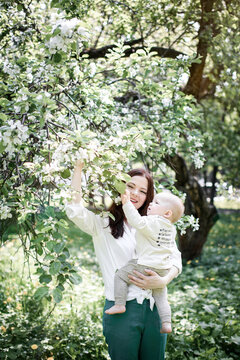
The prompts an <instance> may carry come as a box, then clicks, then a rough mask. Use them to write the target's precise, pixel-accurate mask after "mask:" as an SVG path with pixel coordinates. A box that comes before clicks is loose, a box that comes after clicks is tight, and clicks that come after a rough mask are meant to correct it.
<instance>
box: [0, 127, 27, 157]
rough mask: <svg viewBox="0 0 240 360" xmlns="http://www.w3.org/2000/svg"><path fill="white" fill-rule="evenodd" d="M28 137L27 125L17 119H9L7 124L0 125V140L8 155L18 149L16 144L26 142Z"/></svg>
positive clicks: (11, 154)
mask: <svg viewBox="0 0 240 360" xmlns="http://www.w3.org/2000/svg"><path fill="white" fill-rule="evenodd" d="M28 137H29V135H28V128H27V126H24V125H22V124H21V122H20V121H19V120H17V121H13V120H9V121H8V124H7V125H4V126H2V127H0V141H2V143H3V145H4V146H5V152H7V153H8V154H9V156H10V157H12V156H13V154H14V153H15V152H16V151H18V146H20V145H22V144H24V143H26V141H27V139H28Z"/></svg>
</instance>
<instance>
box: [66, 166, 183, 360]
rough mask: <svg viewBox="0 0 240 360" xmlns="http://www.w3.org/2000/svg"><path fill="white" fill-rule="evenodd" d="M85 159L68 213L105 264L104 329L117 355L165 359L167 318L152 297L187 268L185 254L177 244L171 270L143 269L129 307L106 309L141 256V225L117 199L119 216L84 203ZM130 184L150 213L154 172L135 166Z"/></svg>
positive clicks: (129, 359)
mask: <svg viewBox="0 0 240 360" xmlns="http://www.w3.org/2000/svg"><path fill="white" fill-rule="evenodd" d="M82 168H83V164H82V163H81V161H77V163H76V166H75V169H74V174H73V179H72V188H73V189H74V190H75V191H76V193H75V195H74V197H73V200H72V203H71V204H67V206H66V213H67V216H68V217H69V219H70V220H72V221H73V222H74V223H75V224H76V225H77V226H78V227H79V228H80V229H81V230H83V231H84V232H86V233H88V234H90V235H91V236H92V239H93V243H94V249H95V252H96V256H97V259H98V262H99V265H100V268H101V272H102V276H103V282H104V288H105V297H106V301H105V306H104V312H103V334H104V336H105V338H106V342H107V344H108V352H109V355H110V357H111V359H112V360H150V359H151V360H164V354H165V347H166V340H167V335H166V334H162V333H160V328H161V321H160V318H159V315H158V311H157V308H156V306H155V305H154V306H153V304H154V299H153V297H152V292H151V290H152V289H157V288H163V287H165V286H166V285H167V284H168V283H170V281H171V280H172V279H173V278H174V277H176V276H177V275H178V274H179V273H180V272H181V269H182V264H181V254H180V252H179V251H178V250H177V249H176V251H175V253H174V254H173V255H172V263H173V266H172V267H171V269H170V271H169V272H168V274H167V275H166V276H164V277H160V276H159V275H158V274H157V273H155V272H154V271H152V270H149V269H146V270H145V273H146V275H143V274H141V273H139V272H134V274H132V275H129V278H130V281H131V285H130V286H129V288H128V295H127V303H126V312H124V313H122V314H116V315H109V314H106V313H105V311H106V310H107V309H109V308H110V307H112V306H113V304H114V275H115V272H116V270H118V269H120V268H121V267H122V266H124V265H125V264H126V263H127V262H128V261H129V260H130V259H132V258H134V255H135V247H136V240H135V229H134V228H131V226H130V225H129V224H128V223H127V221H126V219H125V216H124V213H123V209H122V205H116V204H115V203H113V204H112V205H111V207H110V209H109V211H110V213H111V214H112V215H113V216H114V218H115V220H113V219H112V218H110V217H105V218H104V217H101V216H99V215H96V214H94V213H93V212H91V211H89V210H88V209H86V208H85V207H84V206H83V204H82V195H81V177H82ZM128 174H129V175H130V176H131V179H130V181H129V182H128V183H127V189H128V190H129V192H130V201H131V203H132V204H133V205H134V207H135V208H136V209H137V210H138V212H139V214H140V215H142V216H143V215H146V214H147V208H148V206H149V204H150V202H151V201H152V200H153V195H154V188H153V179H152V177H151V175H150V174H149V173H148V172H147V171H146V170H144V169H133V170H131V171H129V172H128Z"/></svg>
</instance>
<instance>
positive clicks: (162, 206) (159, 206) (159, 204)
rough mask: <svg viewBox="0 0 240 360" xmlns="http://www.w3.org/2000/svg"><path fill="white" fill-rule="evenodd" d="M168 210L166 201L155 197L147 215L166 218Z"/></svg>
mask: <svg viewBox="0 0 240 360" xmlns="http://www.w3.org/2000/svg"><path fill="white" fill-rule="evenodd" d="M168 210H169V209H168V208H167V204H166V203H165V202H164V199H162V200H161V196H159V195H155V196H154V198H153V201H152V202H151V203H150V204H149V207H148V209H147V215H160V216H164V214H165V213H166V212H167V211H168Z"/></svg>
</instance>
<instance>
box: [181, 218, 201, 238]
mask: <svg viewBox="0 0 240 360" xmlns="http://www.w3.org/2000/svg"><path fill="white" fill-rule="evenodd" d="M199 226H200V225H199V219H196V218H195V217H194V216H193V215H185V216H183V217H182V218H181V219H180V220H178V221H177V223H176V227H177V229H178V230H180V233H181V235H184V234H186V230H187V228H189V227H191V228H192V230H193V231H197V230H199Z"/></svg>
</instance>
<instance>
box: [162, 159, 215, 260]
mask: <svg viewBox="0 0 240 360" xmlns="http://www.w3.org/2000/svg"><path fill="white" fill-rule="evenodd" d="M165 162H166V164H167V165H168V166H170V167H171V168H172V169H173V170H174V171H175V173H176V183H175V186H176V188H177V189H178V190H180V191H182V192H184V193H186V195H187V196H186V201H185V214H186V215H191V214H192V215H193V216H194V217H196V218H198V219H199V225H200V228H199V230H198V231H193V230H192V229H188V230H187V232H186V234H184V235H180V234H179V250H180V251H181V253H182V257H183V259H186V260H192V259H194V258H196V257H198V256H199V255H200V254H201V252H202V249H203V246H204V244H205V242H206V241H207V236H208V233H209V231H210V230H211V228H212V226H213V225H214V224H215V222H216V221H217V219H218V213H217V209H216V208H215V206H214V205H211V204H210V203H209V202H208V201H207V197H206V194H205V191H204V189H203V188H202V187H201V186H200V184H199V183H198V181H197V179H196V178H195V177H194V176H192V174H191V173H190V171H189V170H188V168H187V165H186V163H185V161H184V159H183V158H182V157H181V156H179V155H174V156H168V157H166V158H165Z"/></svg>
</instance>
